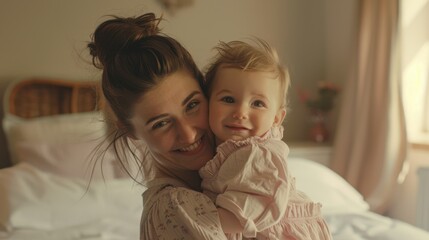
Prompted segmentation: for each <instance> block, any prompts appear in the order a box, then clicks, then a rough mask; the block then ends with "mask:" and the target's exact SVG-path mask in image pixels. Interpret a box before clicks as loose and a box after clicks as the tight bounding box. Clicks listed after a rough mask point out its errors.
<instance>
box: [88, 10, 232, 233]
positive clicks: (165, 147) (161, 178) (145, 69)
mask: <svg viewBox="0 0 429 240" xmlns="http://www.w3.org/2000/svg"><path fill="white" fill-rule="evenodd" d="M160 20H161V19H160V18H156V17H155V15H154V14H152V13H148V14H144V15H142V16H139V17H135V18H119V17H113V18H112V19H109V20H107V21H105V22H103V23H101V24H100V25H99V26H98V27H97V29H96V30H95V32H94V34H93V37H92V42H90V43H89V44H88V47H89V49H90V53H91V55H92V56H93V64H94V65H95V66H96V67H98V68H100V69H102V73H103V74H102V90H103V94H104V97H105V99H106V101H107V105H108V106H109V108H110V109H111V113H112V115H113V119H114V126H116V132H115V134H114V137H113V141H112V145H113V147H114V149H115V152H116V155H117V157H118V159H120V160H121V163H122V164H123V165H124V166H126V164H127V160H128V159H126V158H125V157H124V156H126V155H127V154H124V153H125V152H126V151H127V150H131V146H137V148H138V149H139V150H140V153H141V154H140V153H138V154H137V153H136V152H134V151H131V152H132V155H133V156H135V157H136V156H139V155H142V156H143V157H141V158H138V159H137V161H138V163H139V166H141V168H140V169H141V171H142V176H143V179H144V182H143V184H145V185H146V186H147V187H148V189H147V190H146V191H145V192H144V193H143V207H144V208H143V214H142V219H141V231H140V236H141V237H140V239H151V240H152V239H226V237H225V234H224V233H223V232H222V228H221V224H220V220H219V215H218V212H217V209H216V207H215V205H214V204H213V203H212V202H211V201H210V199H209V198H208V197H206V196H205V195H204V194H202V193H200V192H199V191H200V184H201V179H200V177H199V175H198V170H199V169H200V168H201V167H202V166H203V165H204V164H205V163H206V162H207V161H208V160H210V158H211V157H212V156H213V154H214V148H213V146H214V144H213V137H212V134H211V132H210V130H209V126H208V118H207V115H208V114H207V109H208V106H207V100H206V97H205V96H204V94H203V91H202V84H203V76H202V74H201V72H200V71H199V70H198V68H197V66H196V64H195V63H194V61H193V59H192V57H191V56H190V54H189V53H188V52H187V51H186V49H184V48H183V46H181V45H180V44H179V43H178V42H177V41H176V40H174V39H173V38H171V37H168V36H167V35H164V34H162V33H161V32H160V31H159V29H158V24H159V22H160ZM130 142H132V143H133V144H131V145H130V144H129V143H130Z"/></svg>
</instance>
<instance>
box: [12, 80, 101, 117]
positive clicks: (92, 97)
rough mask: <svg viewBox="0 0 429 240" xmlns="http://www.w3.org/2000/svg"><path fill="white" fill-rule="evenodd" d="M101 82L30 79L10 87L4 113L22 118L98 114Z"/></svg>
mask: <svg viewBox="0 0 429 240" xmlns="http://www.w3.org/2000/svg"><path fill="white" fill-rule="evenodd" d="M99 89H100V88H99V87H98V82H95V81H68V80H55V79H28V80H22V81H19V82H17V83H15V84H13V85H11V86H10V89H8V94H7V95H6V99H5V106H4V108H5V111H6V112H7V113H8V114H13V115H16V116H19V117H22V118H35V117H41V116H50V115H57V114H67V113H77V112H89V111H95V110H98V109H100V108H101V107H102V105H103V102H102V101H101V98H100V97H99V96H100V94H99V92H100V91H99Z"/></svg>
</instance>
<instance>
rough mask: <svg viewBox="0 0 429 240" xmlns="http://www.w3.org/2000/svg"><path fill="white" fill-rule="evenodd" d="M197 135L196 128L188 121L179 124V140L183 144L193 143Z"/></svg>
mask: <svg viewBox="0 0 429 240" xmlns="http://www.w3.org/2000/svg"><path fill="white" fill-rule="evenodd" d="M196 135H197V130H196V129H195V127H194V126H193V125H192V124H190V123H188V122H187V121H178V122H177V138H178V141H179V142H181V143H193V142H195V138H196Z"/></svg>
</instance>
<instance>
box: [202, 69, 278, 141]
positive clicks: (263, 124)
mask: <svg viewBox="0 0 429 240" xmlns="http://www.w3.org/2000/svg"><path fill="white" fill-rule="evenodd" d="M280 98H281V97H280V81H279V80H278V79H276V78H273V76H272V74H271V73H267V72H256V71H243V70H241V69H236V68H225V67H221V68H219V70H218V72H217V73H216V77H215V79H214V82H213V86H212V91H211V96H210V100H209V101H210V102H209V123H210V127H211V129H212V131H213V133H214V134H215V136H216V143H217V144H219V143H222V142H224V141H226V140H228V139H234V140H242V139H244V138H248V137H251V136H262V135H263V134H264V133H266V132H267V131H268V130H269V129H270V128H271V127H272V126H273V125H279V124H281V122H282V121H283V118H284V116H285V110H284V108H282V107H281V104H280Z"/></svg>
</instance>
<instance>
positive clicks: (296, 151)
mask: <svg viewBox="0 0 429 240" xmlns="http://www.w3.org/2000/svg"><path fill="white" fill-rule="evenodd" d="M287 144H288V146H289V149H290V153H289V157H290V158H306V159H309V160H313V161H315V162H318V163H320V164H322V165H325V166H328V165H329V162H330V160H331V149H332V144H331V143H316V142H289V143H287Z"/></svg>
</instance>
